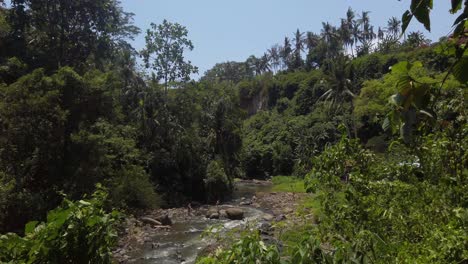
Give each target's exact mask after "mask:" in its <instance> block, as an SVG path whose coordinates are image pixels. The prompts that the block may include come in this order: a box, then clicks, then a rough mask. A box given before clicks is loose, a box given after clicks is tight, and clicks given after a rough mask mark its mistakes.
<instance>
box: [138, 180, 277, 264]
mask: <svg viewBox="0 0 468 264" xmlns="http://www.w3.org/2000/svg"><path fill="white" fill-rule="evenodd" d="M269 190H271V186H270V185H264V184H256V183H249V182H240V183H237V184H236V186H235V190H234V194H233V199H232V201H230V202H229V203H228V204H224V205H220V206H219V209H221V210H222V209H226V208H229V207H232V206H233V205H236V206H235V207H238V208H242V209H243V210H244V216H245V218H244V220H227V219H219V220H211V219H207V218H205V217H204V216H194V217H191V218H190V219H188V220H186V221H183V222H175V223H174V224H173V226H172V229H171V230H168V231H159V232H158V233H157V234H155V235H154V236H153V237H152V242H151V243H146V244H145V245H144V247H143V248H142V249H141V250H139V251H138V252H137V255H136V256H135V257H136V258H135V259H136V261H135V262H134V263H138V264H149V263H164V264H173V263H177V264H180V263H187V264H189V263H194V262H195V259H196V257H197V255H198V253H199V252H200V251H201V250H203V249H204V248H205V247H207V246H208V245H209V244H210V243H211V242H213V241H212V240H210V239H209V238H202V237H201V234H202V233H203V231H204V230H206V229H207V228H209V227H210V226H213V225H216V226H217V227H222V228H220V231H221V233H222V232H226V231H227V230H230V229H233V228H236V227H239V226H243V225H246V224H247V223H248V222H253V221H260V220H261V219H262V216H263V215H264V212H263V211H262V210H260V209H257V208H253V207H250V206H237V204H239V202H240V201H242V200H243V199H250V198H252V196H253V195H255V193H256V192H267V191H269Z"/></svg>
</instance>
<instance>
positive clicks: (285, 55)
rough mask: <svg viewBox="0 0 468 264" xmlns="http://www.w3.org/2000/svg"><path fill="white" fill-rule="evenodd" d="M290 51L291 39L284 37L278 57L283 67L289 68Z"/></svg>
mask: <svg viewBox="0 0 468 264" xmlns="http://www.w3.org/2000/svg"><path fill="white" fill-rule="evenodd" d="M291 52H292V48H291V41H290V40H289V38H288V37H285V38H284V44H283V48H282V49H281V51H280V57H281V60H282V65H283V67H282V68H283V69H284V68H289V67H290V65H291Z"/></svg>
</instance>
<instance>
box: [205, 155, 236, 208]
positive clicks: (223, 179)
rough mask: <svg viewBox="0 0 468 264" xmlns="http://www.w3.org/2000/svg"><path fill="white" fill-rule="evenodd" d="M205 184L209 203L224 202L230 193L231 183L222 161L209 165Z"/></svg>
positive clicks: (214, 161) (213, 161)
mask: <svg viewBox="0 0 468 264" xmlns="http://www.w3.org/2000/svg"><path fill="white" fill-rule="evenodd" d="M204 182H205V188H206V195H207V201H209V202H214V201H219V200H222V199H223V198H224V196H225V195H226V194H227V193H229V190H231V188H230V186H231V182H230V179H229V178H228V176H227V175H226V172H225V170H224V166H223V162H222V160H220V159H216V160H212V161H211V162H210V163H209V164H208V167H207V168H206V178H205V180H204Z"/></svg>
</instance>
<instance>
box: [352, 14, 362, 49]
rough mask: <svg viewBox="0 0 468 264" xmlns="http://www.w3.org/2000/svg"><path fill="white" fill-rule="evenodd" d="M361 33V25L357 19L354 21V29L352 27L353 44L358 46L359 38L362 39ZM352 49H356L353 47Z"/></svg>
mask: <svg viewBox="0 0 468 264" xmlns="http://www.w3.org/2000/svg"><path fill="white" fill-rule="evenodd" d="M361 34H362V32H361V29H360V27H359V23H357V21H354V22H353V25H352V29H351V37H352V40H353V45H355V46H357V44H358V42H359V40H360V39H361ZM351 49H352V50H354V49H353V48H352V47H351Z"/></svg>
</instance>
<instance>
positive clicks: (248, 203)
mask: <svg viewBox="0 0 468 264" xmlns="http://www.w3.org/2000/svg"><path fill="white" fill-rule="evenodd" d="M251 204H252V201H249V200H246V201H243V202H241V203H240V205H251Z"/></svg>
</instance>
